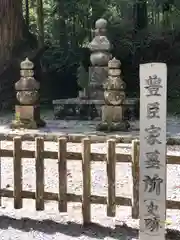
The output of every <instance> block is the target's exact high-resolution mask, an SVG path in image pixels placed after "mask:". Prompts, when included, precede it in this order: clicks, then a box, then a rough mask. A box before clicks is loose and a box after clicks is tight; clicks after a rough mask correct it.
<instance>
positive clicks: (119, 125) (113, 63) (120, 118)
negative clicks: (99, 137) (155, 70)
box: [97, 58, 129, 131]
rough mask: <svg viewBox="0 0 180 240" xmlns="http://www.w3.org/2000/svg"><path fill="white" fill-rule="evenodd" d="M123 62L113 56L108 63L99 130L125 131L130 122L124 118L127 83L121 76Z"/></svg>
mask: <svg viewBox="0 0 180 240" xmlns="http://www.w3.org/2000/svg"><path fill="white" fill-rule="evenodd" d="M120 66H121V62H120V61H119V60H117V59H116V58H113V59H112V60H110V61H109V63H108V78H107V80H106V82H105V83H104V100H105V105H104V106H102V122H101V123H100V124H99V125H98V126H97V130H102V131H106V130H107V131H125V130H127V129H128V128H129V123H128V122H127V121H126V120H125V119H124V112H125V98H126V94H125V88H126V84H125V82H124V81H123V80H122V78H121V69H120Z"/></svg>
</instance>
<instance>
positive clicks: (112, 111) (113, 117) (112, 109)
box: [102, 105, 124, 122]
mask: <svg viewBox="0 0 180 240" xmlns="http://www.w3.org/2000/svg"><path fill="white" fill-rule="evenodd" d="M123 115H124V108H123V107H122V106H108V105H104V106H102V121H103V122H119V121H121V120H122V119H123Z"/></svg>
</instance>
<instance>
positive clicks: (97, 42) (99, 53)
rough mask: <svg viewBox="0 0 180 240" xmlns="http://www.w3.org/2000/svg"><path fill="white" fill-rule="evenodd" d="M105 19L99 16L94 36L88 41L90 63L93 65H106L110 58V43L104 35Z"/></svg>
mask: <svg viewBox="0 0 180 240" xmlns="http://www.w3.org/2000/svg"><path fill="white" fill-rule="evenodd" d="M106 26H107V21H106V20H105V19H103V18H100V19H98V20H97V21H96V24H95V27H96V30H95V37H94V38H93V40H92V41H91V42H90V43H89V49H90V51H91V52H92V53H91V57H90V60H91V63H92V65H93V66H107V65H108V61H109V60H110V50H111V43H110V41H109V40H108V38H107V36H106Z"/></svg>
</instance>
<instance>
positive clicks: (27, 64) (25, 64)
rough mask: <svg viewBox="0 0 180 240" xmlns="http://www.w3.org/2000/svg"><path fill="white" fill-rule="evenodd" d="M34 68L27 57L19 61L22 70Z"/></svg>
mask: <svg viewBox="0 0 180 240" xmlns="http://www.w3.org/2000/svg"><path fill="white" fill-rule="evenodd" d="M33 68H34V63H33V62H31V61H30V60H29V59H28V58H26V59H25V61H23V62H21V69H22V70H26V69H27V70H32V69H33Z"/></svg>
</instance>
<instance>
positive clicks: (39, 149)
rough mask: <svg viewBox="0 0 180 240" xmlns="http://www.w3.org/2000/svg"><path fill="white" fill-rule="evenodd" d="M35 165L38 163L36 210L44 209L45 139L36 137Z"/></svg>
mask: <svg viewBox="0 0 180 240" xmlns="http://www.w3.org/2000/svg"><path fill="white" fill-rule="evenodd" d="M35 143H36V151H35V161H36V162H35V165H36V210H39V211H41V210H44V156H43V154H44V139H43V138H42V137H37V138H36V139H35Z"/></svg>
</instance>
